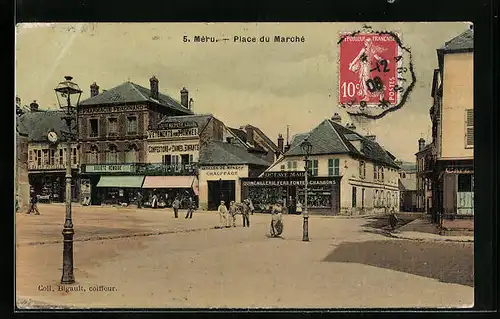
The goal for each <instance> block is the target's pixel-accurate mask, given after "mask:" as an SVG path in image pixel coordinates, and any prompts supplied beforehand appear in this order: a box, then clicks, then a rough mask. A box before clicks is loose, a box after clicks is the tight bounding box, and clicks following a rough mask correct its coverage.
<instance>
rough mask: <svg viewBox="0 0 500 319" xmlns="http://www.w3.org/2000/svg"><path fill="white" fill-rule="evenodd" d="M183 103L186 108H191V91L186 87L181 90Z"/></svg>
mask: <svg viewBox="0 0 500 319" xmlns="http://www.w3.org/2000/svg"><path fill="white" fill-rule="evenodd" d="M181 104H182V106H184V107H185V108H186V109H189V91H188V90H187V89H186V88H182V90H181Z"/></svg>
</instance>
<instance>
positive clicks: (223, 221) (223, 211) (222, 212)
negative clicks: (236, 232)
mask: <svg viewBox="0 0 500 319" xmlns="http://www.w3.org/2000/svg"><path fill="white" fill-rule="evenodd" d="M217 211H218V212H219V218H220V224H219V227H218V228H224V227H226V225H227V214H228V211H227V207H226V204H225V203H224V201H223V200H221V201H220V205H219V208H218V209H217Z"/></svg>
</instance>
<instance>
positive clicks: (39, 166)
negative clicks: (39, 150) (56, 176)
mask: <svg viewBox="0 0 500 319" xmlns="http://www.w3.org/2000/svg"><path fill="white" fill-rule="evenodd" d="M71 168H73V169H77V168H78V164H71ZM65 169H66V164H60V163H57V164H45V163H44V164H38V163H28V170H33V171H43V170H65Z"/></svg>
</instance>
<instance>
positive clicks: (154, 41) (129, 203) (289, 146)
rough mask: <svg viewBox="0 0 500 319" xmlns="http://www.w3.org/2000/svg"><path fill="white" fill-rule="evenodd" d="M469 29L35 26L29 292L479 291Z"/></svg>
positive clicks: (357, 297)
mask: <svg viewBox="0 0 500 319" xmlns="http://www.w3.org/2000/svg"><path fill="white" fill-rule="evenodd" d="M473 42H474V28H473V25H472V24H471V23H467V22H453V23H451V22H446V23H438V22H427V23H419V22H411V23H409V22H404V23H73V24H63V23H31V24H30V23H25V24H18V25H17V26H16V101H15V107H16V115H15V122H16V131H15V133H14V134H15V140H16V165H15V169H16V172H15V176H16V178H15V194H14V196H13V200H14V201H15V205H16V206H15V207H16V213H15V245H16V246H15V247H16V248H15V255H16V256H15V257H16V267H15V269H16V274H15V275H16V278H15V285H16V305H17V307H18V309H41V308H49V309H65V308H68V309H74V308H85V309H87V308H115V309H116V308H151V309H153V308H162V309H165V308H167V309H170V308H244V309H249V308H250V309H257V308H283V309H286V308H336V309H345V308H359V309H362V308H415V309H416V308H429V307H431V308H468V307H472V306H473V305H474V254H473V248H474V241H473V232H474V169H473V162H474V156H473V153H474V106H473V73H474V68H473V60H474V58H473V51H474V50H473V49H474V47H473Z"/></svg>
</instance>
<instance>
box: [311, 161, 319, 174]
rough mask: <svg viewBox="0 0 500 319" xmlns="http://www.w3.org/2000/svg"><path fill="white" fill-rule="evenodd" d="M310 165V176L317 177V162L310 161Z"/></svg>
mask: <svg viewBox="0 0 500 319" xmlns="http://www.w3.org/2000/svg"><path fill="white" fill-rule="evenodd" d="M310 163H311V168H310V172H311V176H318V160H310Z"/></svg>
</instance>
